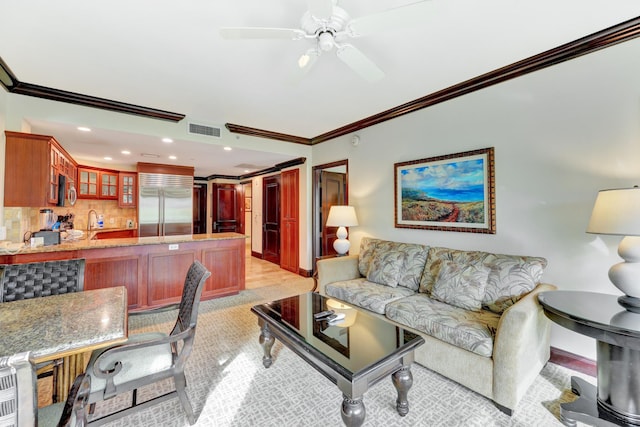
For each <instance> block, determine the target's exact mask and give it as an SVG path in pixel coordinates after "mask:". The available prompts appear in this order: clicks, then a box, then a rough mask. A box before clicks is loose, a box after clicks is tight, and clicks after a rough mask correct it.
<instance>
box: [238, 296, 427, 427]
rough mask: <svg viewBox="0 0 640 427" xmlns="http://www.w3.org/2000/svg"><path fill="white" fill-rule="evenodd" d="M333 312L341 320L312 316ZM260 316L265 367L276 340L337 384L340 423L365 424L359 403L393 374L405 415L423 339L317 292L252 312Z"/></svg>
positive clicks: (277, 302) (401, 408)
mask: <svg viewBox="0 0 640 427" xmlns="http://www.w3.org/2000/svg"><path fill="white" fill-rule="evenodd" d="M326 310H333V311H334V313H335V314H339V315H340V317H342V315H344V317H343V318H342V320H338V321H336V322H329V321H327V320H326V318H325V319H316V317H315V316H314V314H317V313H320V312H323V311H326ZM251 311H252V312H254V313H255V314H256V315H257V316H258V324H259V325H260V344H261V345H262V347H263V350H264V355H263V357H262V363H263V365H264V366H265V367H266V368H268V367H269V366H271V363H272V362H273V360H272V357H271V347H272V346H273V343H274V341H275V338H277V339H278V340H279V341H280V342H282V344H284V345H285V346H287V347H288V348H289V349H291V350H292V351H293V352H295V353H296V354H298V355H299V356H300V357H301V358H302V359H304V360H305V361H307V363H309V364H310V365H311V366H313V367H314V368H315V369H316V370H317V371H319V372H320V373H322V374H323V375H324V376H325V377H327V378H328V379H329V380H331V381H332V382H333V383H334V384H336V385H337V386H338V388H339V389H340V391H341V392H342V394H343V401H342V420H343V421H344V423H345V424H346V425H347V426H360V425H362V423H363V422H364V418H365V407H364V403H363V401H362V399H363V395H364V393H365V392H366V391H367V389H368V388H369V386H371V385H373V384H375V383H377V382H378V381H379V380H381V379H382V378H384V377H386V376H389V375H390V376H391V378H392V381H393V385H394V386H395V388H396V390H397V392H398V397H397V399H396V408H397V410H398V413H399V414H400V415H401V416H404V415H406V414H407V413H408V412H409V402H408V400H407V394H408V392H409V389H410V388H411V385H412V383H413V376H412V375H411V371H410V366H411V363H412V362H413V351H414V350H415V349H416V348H417V347H418V346H420V345H422V344H423V343H424V339H423V338H422V337H420V336H419V335H416V334H414V333H412V332H410V331H407V330H404V329H402V328H400V327H398V326H396V325H395V324H393V323H391V322H389V321H387V320H385V319H383V318H381V317H378V316H375V315H373V314H371V313H369V312H367V311H365V310H362V309H359V308H355V307H353V306H350V305H347V304H344V303H342V302H340V301H338V300H335V299H331V298H327V297H324V296H322V295H320V294H317V293H313V292H310V293H306V294H302V295H298V296H294V297H290V298H284V299H281V300H278V301H272V302H269V303H265V304H259V305H256V306H254V307H252V308H251Z"/></svg>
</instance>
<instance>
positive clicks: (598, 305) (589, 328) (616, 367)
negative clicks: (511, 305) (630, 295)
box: [538, 291, 640, 427]
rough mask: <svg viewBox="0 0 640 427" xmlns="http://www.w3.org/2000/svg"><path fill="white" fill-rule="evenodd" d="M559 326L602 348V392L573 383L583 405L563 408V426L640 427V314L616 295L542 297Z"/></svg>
mask: <svg viewBox="0 0 640 427" xmlns="http://www.w3.org/2000/svg"><path fill="white" fill-rule="evenodd" d="M538 300H539V301H540V304H541V305H542V307H543V308H544V312H545V314H546V315H547V317H548V318H549V319H551V320H552V321H553V322H555V323H557V324H559V325H561V326H563V327H565V328H567V329H570V330H572V331H574V332H577V333H579V334H582V335H586V336H589V337H591V338H595V339H596V342H597V368H598V383H597V387H596V386H593V385H592V384H590V383H588V382H586V381H584V380H583V379H581V378H579V377H572V378H571V388H572V389H573V392H574V393H576V394H577V395H579V396H580V397H579V398H578V400H576V401H574V402H571V403H563V404H561V405H560V416H561V419H562V421H563V422H564V423H565V424H566V425H569V426H575V425H576V422H577V421H580V422H584V423H587V424H591V425H595V426H607V427H608V426H616V425H625V426H626V425H640V314H637V313H632V312H630V311H627V310H626V309H625V308H624V307H622V306H621V305H620V304H618V297H617V296H616V295H608V294H600V293H595V292H579V291H549V292H542V293H540V294H539V295H538Z"/></svg>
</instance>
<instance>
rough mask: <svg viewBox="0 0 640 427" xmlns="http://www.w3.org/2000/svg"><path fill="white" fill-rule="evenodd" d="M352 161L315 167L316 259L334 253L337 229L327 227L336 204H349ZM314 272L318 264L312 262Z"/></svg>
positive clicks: (314, 251) (314, 239) (313, 234)
mask: <svg viewBox="0 0 640 427" xmlns="http://www.w3.org/2000/svg"><path fill="white" fill-rule="evenodd" d="M348 187H349V161H348V160H339V161H337V162H332V163H326V164H323V165H318V166H314V167H313V230H312V233H311V238H312V239H313V259H314V260H315V259H317V258H318V257H321V256H324V255H331V254H335V250H334V249H333V240H335V233H336V230H337V228H336V227H326V226H325V223H326V222H327V216H328V215H329V209H330V208H331V206H333V205H347V204H349V191H348ZM313 269H314V270H315V262H314V263H313Z"/></svg>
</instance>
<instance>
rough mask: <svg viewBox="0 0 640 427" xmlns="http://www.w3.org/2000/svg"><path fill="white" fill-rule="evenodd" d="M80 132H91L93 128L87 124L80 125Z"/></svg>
mask: <svg viewBox="0 0 640 427" xmlns="http://www.w3.org/2000/svg"><path fill="white" fill-rule="evenodd" d="M78 130H79V131H80V132H91V129H90V128H88V127H85V126H78Z"/></svg>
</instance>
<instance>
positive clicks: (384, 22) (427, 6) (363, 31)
mask: <svg viewBox="0 0 640 427" xmlns="http://www.w3.org/2000/svg"><path fill="white" fill-rule="evenodd" d="M436 3H438V2H435V1H428V0H427V1H419V2H417V3H412V4H408V5H406V6H400V7H396V8H393V9H389V10H385V11H383V12H378V13H374V14H372V15H366V16H362V17H360V18H355V19H353V20H352V21H351V22H349V24H348V26H347V32H348V34H349V35H350V36H352V37H359V36H366V35H369V34H372V33H376V32H380V31H385V30H391V29H396V28H404V27H409V26H416V25H420V24H423V23H425V22H426V21H427V20H428V19H430V18H432V17H433V16H435V10H436V8H437V5H436Z"/></svg>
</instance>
